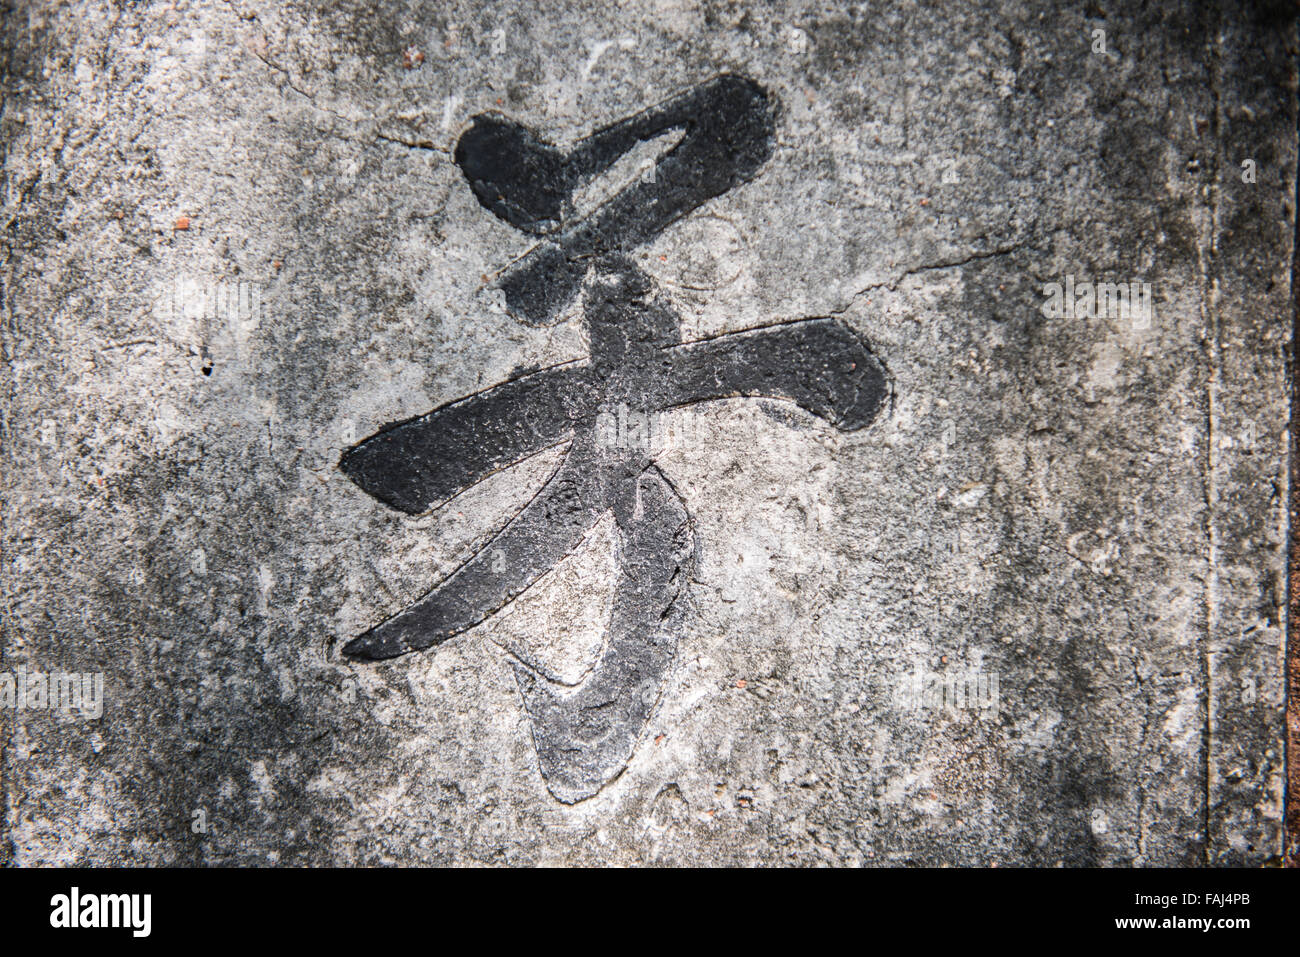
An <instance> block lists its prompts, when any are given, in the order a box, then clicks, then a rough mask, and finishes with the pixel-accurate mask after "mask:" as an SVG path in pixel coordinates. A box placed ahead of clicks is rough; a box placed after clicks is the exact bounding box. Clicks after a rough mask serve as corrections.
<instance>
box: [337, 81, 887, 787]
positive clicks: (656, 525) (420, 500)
mask: <svg viewBox="0 0 1300 957" xmlns="http://www.w3.org/2000/svg"><path fill="white" fill-rule="evenodd" d="M774 129H775V118H774V110H773V106H772V102H771V100H770V98H769V96H768V94H767V93H766V92H765V91H764V90H763V89H762V88H761V87H759V86H758V85H757V84H756V83H754V82H753V81H751V80H748V79H745V78H743V77H738V76H720V77H717V78H715V79H713V80H710V81H709V82H706V83H704V84H701V85H700V86H697V87H695V88H693V89H691V90H688V91H687V92H685V93H682V94H680V95H678V96H675V97H673V98H672V99H669V100H667V101H666V102H664V103H661V104H659V105H658V106H655V107H652V108H650V109H648V110H645V111H643V112H640V113H637V114H635V115H634V116H630V117H628V118H627V119H624V120H621V121H619V122H617V123H614V124H613V125H611V126H608V127H606V128H604V129H601V130H599V131H597V132H595V133H593V134H592V135H590V136H588V137H587V138H585V139H583V140H581V141H579V142H578V143H577V145H576V146H575V147H574V148H573V149H571V150H569V151H568V152H563V151H561V150H559V149H556V148H555V147H553V146H551V145H550V144H548V143H546V142H545V141H543V140H541V139H540V138H538V137H537V136H536V135H535V134H534V133H533V132H532V131H531V130H529V129H527V128H525V127H523V126H520V125H519V124H517V123H514V122H512V121H510V120H508V119H506V118H505V117H504V116H501V115H499V114H485V115H481V116H479V117H477V118H476V119H475V120H474V122H473V125H472V126H470V128H469V129H468V130H466V131H465V133H464V134H463V135H462V136H461V138H460V141H459V143H458V144H457V146H456V153H455V158H456V162H457V164H459V166H460V168H461V170H462V171H463V172H464V174H465V177H466V178H467V179H468V180H469V184H470V186H471V187H472V188H473V190H474V194H475V195H476V196H477V197H478V199H479V202H480V203H481V204H482V205H483V206H484V207H486V208H487V209H489V210H491V211H492V212H493V213H495V214H496V215H497V216H499V217H500V218H501V219H503V220H505V221H506V222H508V223H510V224H511V225H513V226H515V227H516V228H518V229H520V230H522V231H524V232H528V233H533V234H535V235H538V236H542V237H544V238H543V239H542V241H541V242H540V243H539V244H538V245H537V246H536V247H534V248H533V249H532V250H531V252H529V253H528V255H526V256H524V257H523V258H522V259H521V260H520V261H519V262H518V263H517V264H516V265H515V266H514V267H513V268H511V269H510V270H509V271H508V272H507V273H506V275H505V277H504V279H503V280H502V282H501V285H502V288H503V289H504V292H505V297H506V305H507V307H508V308H509V310H510V311H511V312H512V313H513V314H514V315H515V316H517V317H518V318H520V319H521V320H522V321H524V322H528V323H531V324H544V323H549V322H553V321H555V320H556V318H557V317H558V316H559V315H560V314H561V313H562V312H563V310H564V309H565V308H566V307H567V306H568V304H569V303H570V302H571V301H573V299H574V297H575V296H576V295H577V294H578V293H579V291H580V289H582V291H583V294H584V299H583V316H584V319H585V322H586V327H587V335H588V337H589V340H590V345H591V354H590V356H589V357H588V358H587V359H586V360H585V361H580V362H571V363H566V364H563V365H558V366H554V367H551V368H547V369H543V370H541V371H539V372H533V373H531V374H528V375H524V376H522V377H520V378H517V379H513V380H511V381H508V382H503V383H502V384H500V385H498V386H495V387H493V388H490V389H487V390H485V391H483V392H480V393H477V394H475V395H472V396H469V397H467V398H464V399H461V400H459V401H456V402H452V403H450V404H448V405H444V406H442V407H440V408H438V409H435V410H433V411H432V412H430V413H429V414H428V415H424V416H420V417H419V418H415V419H411V420H409V421H406V422H402V423H399V424H397V425H394V426H391V427H389V428H386V429H385V430H384V431H382V432H380V433H378V434H377V435H374V436H371V437H370V438H368V439H366V440H365V441H363V442H361V443H360V444H358V445H356V446H355V447H354V448H352V449H351V450H349V451H348V452H347V453H346V454H345V455H344V456H343V460H342V462H341V467H342V468H343V470H344V471H345V472H346V473H347V475H348V476H349V477H350V478H351V479H352V480H353V481H354V482H356V484H357V485H359V486H360V487H361V488H362V489H364V490H365V491H366V492H368V493H369V494H371V495H373V496H374V497H375V498H378V499H379V500H380V501H382V502H384V503H386V504H388V505H390V506H392V507H394V508H398V509H401V510H402V511H404V512H409V513H412V514H415V513H419V512H423V511H425V510H427V509H429V508H431V507H433V506H436V505H439V504H441V503H443V502H445V501H447V500H448V499H450V498H452V497H453V496H455V495H457V494H458V493H460V492H461V491H463V490H465V489H466V488H468V487H470V486H471V485H473V484H475V483H477V482H479V481H481V480H482V479H484V478H486V477H487V476H488V475H490V474H492V473H493V472H496V471H498V470H500V469H503V468H508V467H509V466H511V465H514V464H516V463H518V462H520V461H522V460H524V459H525V458H527V457H529V456H531V455H533V454H535V453H537V452H539V451H542V450H544V449H547V448H550V447H553V446H555V445H557V444H559V443H562V442H568V443H569V449H568V452H567V454H566V455H565V458H564V460H563V462H562V464H561V465H560V466H559V468H558V469H557V470H556V472H555V474H554V475H552V476H551V478H550V480H549V481H548V482H547V483H546V485H545V486H544V487H543V488H542V489H541V491H540V492H538V494H537V495H536V497H534V498H533V499H532V500H531V501H530V502H529V503H528V504H527V506H525V507H524V508H523V510H522V511H520V512H519V513H518V514H517V515H516V516H514V518H513V519H512V520H511V521H510V522H509V524H507V525H506V526H505V528H504V529H503V530H502V531H501V532H500V533H499V534H497V536H496V537H495V538H494V539H492V541H491V542H489V543H488V544H487V545H486V546H485V547H484V548H483V549H482V550H481V551H479V552H478V553H477V554H476V555H474V557H472V558H470V559H469V560H468V561H467V562H465V564H463V565H462V566H461V567H460V568H458V569H457V570H456V571H455V572H454V573H453V574H452V575H451V576H450V577H448V578H447V579H445V580H444V581H443V582H441V583H440V584H439V585H437V586H436V587H435V588H434V589H433V590H432V591H430V592H429V593H428V594H427V595H425V596H424V597H423V598H421V599H420V600H419V601H417V602H416V603H415V604H413V605H411V606H410V607H409V608H407V609H405V610H404V611H402V612H399V613H398V614H397V615H394V616H393V617H392V618H389V619H388V620H387V621H385V622H383V623H382V624H380V625H377V626H376V627H375V628H372V629H371V630H370V631H368V632H366V633H365V634H363V635H361V636H360V637H359V638H356V639H355V640H353V641H351V642H349V643H348V644H347V645H346V646H345V647H344V649H343V650H344V653H345V654H346V655H347V656H349V657H351V658H354V659H363V660H376V659H382V658H391V657H394V656H396V655H402V654H406V653H407V652H411V651H419V650H422V649H426V648H431V647H433V646H435V645H438V644H441V643H442V642H444V641H446V640H447V639H449V638H452V637H454V636H456V635H458V634H460V633H461V632H463V631H466V630H467V629H469V628H472V627H473V626H475V625H477V624H479V623H480V622H482V621H484V620H485V619H487V618H488V617H489V616H491V615H492V614H493V613H494V612H496V611H498V610H499V609H501V608H502V607H504V606H505V605H506V604H508V603H509V602H511V601H512V600H513V599H514V598H516V597H517V596H518V595H519V594H520V593H521V592H523V591H524V590H525V589H526V588H528V587H529V586H530V585H531V584H532V583H533V582H535V581H537V580H538V579H539V578H540V577H541V576H542V575H544V574H545V573H546V572H547V571H548V570H550V569H551V568H553V567H555V565H556V564H557V563H558V562H560V561H561V560H562V559H564V557H565V556H566V555H568V554H569V553H570V552H571V551H573V550H574V549H575V547H576V546H577V545H578V543H579V542H580V541H581V540H582V538H583V536H584V535H585V534H586V533H587V532H588V531H589V530H590V529H591V528H592V526H593V525H595V524H596V522H597V521H598V520H599V519H600V518H601V517H602V516H603V515H605V514H607V513H611V512H612V513H613V518H614V522H615V524H616V527H617V535H618V549H617V556H618V562H619V577H618V583H617V587H616V593H615V598H614V602H613V610H612V612H611V615H610V620H609V625H608V634H607V638H606V642H605V644H604V650H603V652H602V654H601V656H600V659H599V661H598V663H597V664H596V666H595V667H594V668H593V669H592V670H591V671H590V672H588V674H587V675H586V676H585V678H584V679H583V680H582V681H581V682H580V683H579V684H577V685H574V686H571V687H569V686H565V685H562V684H559V683H557V682H554V681H551V680H550V679H548V678H547V677H545V676H543V675H541V674H538V673H537V672H536V671H535V670H533V669H532V668H530V667H528V666H527V665H524V664H522V663H518V662H516V664H515V666H514V667H515V674H516V678H517V680H518V684H519V689H520V692H521V693H522V695H523V700H524V705H525V707H526V708H527V711H528V713H529V716H530V718H531V720H532V725H533V738H534V742H535V744H536V748H537V755H538V761H539V764H540V766H541V771H542V775H543V777H544V778H545V780H546V783H547V786H548V788H549V789H550V791H551V793H552V794H554V795H555V796H556V797H557V798H558V799H559V800H560V801H563V802H565V803H573V802H575V801H579V800H582V799H583V798H587V797H590V796H591V795H593V794H595V793H596V792H597V791H599V790H600V788H601V787H603V786H604V785H605V784H606V783H607V782H609V781H610V780H612V779H613V778H614V777H616V776H617V775H618V774H619V773H620V772H621V771H622V769H623V768H624V767H625V766H626V765H627V762H628V760H629V758H630V757H631V754H632V751H633V748H634V746H635V743H636V740H637V738H638V737H639V735H640V734H641V731H642V729H643V728H644V726H645V724H646V722H647V720H648V718H649V716H650V713H651V710H652V709H653V707H654V705H655V702H656V701H657V699H658V697H659V694H660V689H661V687H662V685H663V681H664V677H665V674H666V672H667V670H668V667H669V665H670V663H671V662H672V659H673V656H674V654H675V652H676V650H677V643H678V638H679V635H680V633H681V630H682V625H683V621H684V618H685V611H684V606H685V605H686V601H685V595H686V592H687V587H688V583H689V582H690V580H691V577H692V573H693V570H694V568H695V564H696V559H697V555H696V545H695V537H694V534H693V531H692V527H691V517H690V515H689V513H688V512H687V510H686V507H685V505H684V503H683V502H682V499H681V496H680V495H678V493H677V492H676V490H675V489H674V488H673V486H672V485H671V484H670V483H669V481H668V479H667V478H665V477H664V475H663V473H662V472H660V470H659V469H658V468H657V467H656V465H655V464H654V461H653V458H652V455H651V453H650V452H649V451H645V450H640V449H631V450H629V449H625V448H612V447H610V446H611V443H609V442H608V441H603V442H602V441H599V440H598V430H597V428H596V419H597V416H598V415H599V413H600V410H602V409H606V408H610V407H615V406H618V405H626V406H627V407H628V408H631V409H637V410H643V411H645V412H657V411H663V410H669V409H675V408H680V407H682V406H686V405H690V404H692V403H696V402H704V401H709V400H714V399H722V398H728V397H735V396H753V397H769V398H776V399H785V400H789V401H791V402H794V403H796V404H797V405H799V406H800V407H802V408H804V409H806V410H807V411H809V412H811V413H813V414H814V415H817V416H820V417H821V418H823V419H825V420H827V421H829V422H830V423H832V424H833V425H834V426H836V427H837V428H839V429H841V430H845V431H849V430H853V429H859V428H862V427H863V426H866V425H868V424H869V423H870V422H871V421H872V419H873V418H874V417H875V415H876V413H877V412H878V410H879V409H880V406H881V404H882V401H883V399H884V398H885V396H886V394H887V389H888V386H887V381H886V376H885V372H884V369H883V368H882V367H881V365H880V364H879V362H877V360H876V359H875V358H874V357H873V356H872V355H871V353H870V352H869V351H868V349H867V347H866V345H865V344H864V343H863V341H862V340H861V339H859V337H858V336H857V335H856V334H855V333H854V332H853V331H852V330H851V329H849V327H848V326H846V325H845V324H844V323H842V322H840V321H838V320H836V319H831V318H820V319H805V320H799V321H794V322H785V323H781V324H779V325H772V326H767V327H763V328H759V329H754V330H750V331H746V332H739V333H733V334H728V335H722V336H718V337H716V338H712V339H705V340H702V341H697V342H683V341H682V339H681V334H680V328H679V323H678V320H677V317H676V315H675V314H674V313H673V312H672V311H671V310H670V309H669V308H667V306H665V305H664V304H663V303H662V302H661V301H660V300H659V299H657V298H656V297H655V294H654V289H653V287H652V284H651V282H650V280H649V278H648V277H647V276H646V275H645V274H643V273H642V272H641V271H640V270H638V269H637V268H636V267H635V266H634V265H633V264H632V263H631V262H630V261H629V260H628V258H627V255H628V254H629V253H631V252H632V251H633V250H635V249H636V248H637V247H638V246H640V245H641V244H643V243H645V242H647V241H648V240H650V239H652V238H653V237H654V236H656V235H657V234H658V233H659V232H661V231H662V230H663V229H665V228H666V227H668V226H669V225H671V224H672V223H674V222H676V221H677V220H678V219H680V218H682V217H683V216H685V215H686V214H688V213H689V212H691V211H692V210H694V209H695V208H696V207H698V206H700V205H701V204H702V203H705V202H707V201H708V200H710V199H712V198H714V197H716V196H720V195H721V194H723V193H725V192H726V191H727V190H729V189H731V188H732V187H734V186H736V185H738V184H740V183H743V182H746V181H748V180H749V179H751V178H752V177H753V176H754V175H755V173H756V172H757V171H758V169H759V167H760V166H761V165H762V164H763V163H764V162H765V161H766V160H767V159H768V157H769V156H770V155H771V154H772V149H773V143H774ZM673 131H680V132H681V138H680V140H679V141H678V142H677V144H676V145H675V146H674V147H673V148H672V149H671V150H669V151H668V152H666V153H665V154H664V155H663V156H661V157H660V158H659V160H658V163H657V165H656V167H655V170H654V176H653V177H652V178H651V177H645V178H644V179H643V180H642V181H639V182H636V183H633V184H632V185H630V186H628V187H627V188H625V189H624V190H623V191H622V192H620V193H619V194H618V195H616V196H615V197H614V198H612V199H611V200H609V201H608V202H607V203H605V204H604V205H603V206H601V207H599V208H598V209H597V210H596V211H595V212H593V213H591V214H590V215H588V216H586V217H585V218H578V219H576V220H575V219H574V217H573V213H572V207H571V199H572V197H573V194H574V191H575V190H576V189H577V188H578V187H579V186H582V185H583V184H584V183H586V182H589V181H591V180H592V179H594V177H596V176H597V175H599V174H600V173H602V172H604V171H605V170H607V169H609V168H610V167H611V166H612V165H613V164H614V163H615V162H616V161H617V160H618V159H619V158H620V157H621V156H623V155H624V154H626V153H627V152H628V151H629V150H630V149H632V148H633V147H634V146H636V145H637V144H638V143H641V142H644V141H647V140H650V139H653V138H656V137H658V136H660V135H661V134H664V133H666V132H673ZM584 281H587V285H586V287H585V289H583V288H582V287H583V284H584Z"/></svg>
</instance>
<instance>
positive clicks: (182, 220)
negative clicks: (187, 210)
mask: <svg viewBox="0 0 1300 957" xmlns="http://www.w3.org/2000/svg"><path fill="white" fill-rule="evenodd" d="M173 228H175V229H189V228H190V218H189V217H188V216H178V217H177V219H176V222H175V223H174V224H173Z"/></svg>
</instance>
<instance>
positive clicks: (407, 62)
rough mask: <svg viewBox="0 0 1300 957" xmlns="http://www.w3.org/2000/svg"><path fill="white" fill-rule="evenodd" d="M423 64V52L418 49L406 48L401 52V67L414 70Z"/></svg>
mask: <svg viewBox="0 0 1300 957" xmlns="http://www.w3.org/2000/svg"><path fill="white" fill-rule="evenodd" d="M423 62H424V52H423V51H422V50H420V49H419V48H418V47H407V48H406V49H405V50H404V51H403V52H402V65H403V66H405V67H406V68H407V69H408V70H414V69H415V68H416V67H417V66H419V65H420V64H421V63H423Z"/></svg>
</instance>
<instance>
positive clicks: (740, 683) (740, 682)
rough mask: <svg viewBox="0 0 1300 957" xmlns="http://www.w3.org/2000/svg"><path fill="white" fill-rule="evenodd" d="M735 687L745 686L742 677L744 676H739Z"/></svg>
mask: <svg viewBox="0 0 1300 957" xmlns="http://www.w3.org/2000/svg"><path fill="white" fill-rule="evenodd" d="M736 687H737V688H743V687H745V679H744V678H741V679H740V680H739V681H737V682H736Z"/></svg>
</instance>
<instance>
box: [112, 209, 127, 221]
mask: <svg viewBox="0 0 1300 957" xmlns="http://www.w3.org/2000/svg"><path fill="white" fill-rule="evenodd" d="M125 215H126V213H124V212H122V211H121V210H120V209H119V210H117V211H116V212H114V213H113V218H114V219H121V218H122V217H123V216H125Z"/></svg>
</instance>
